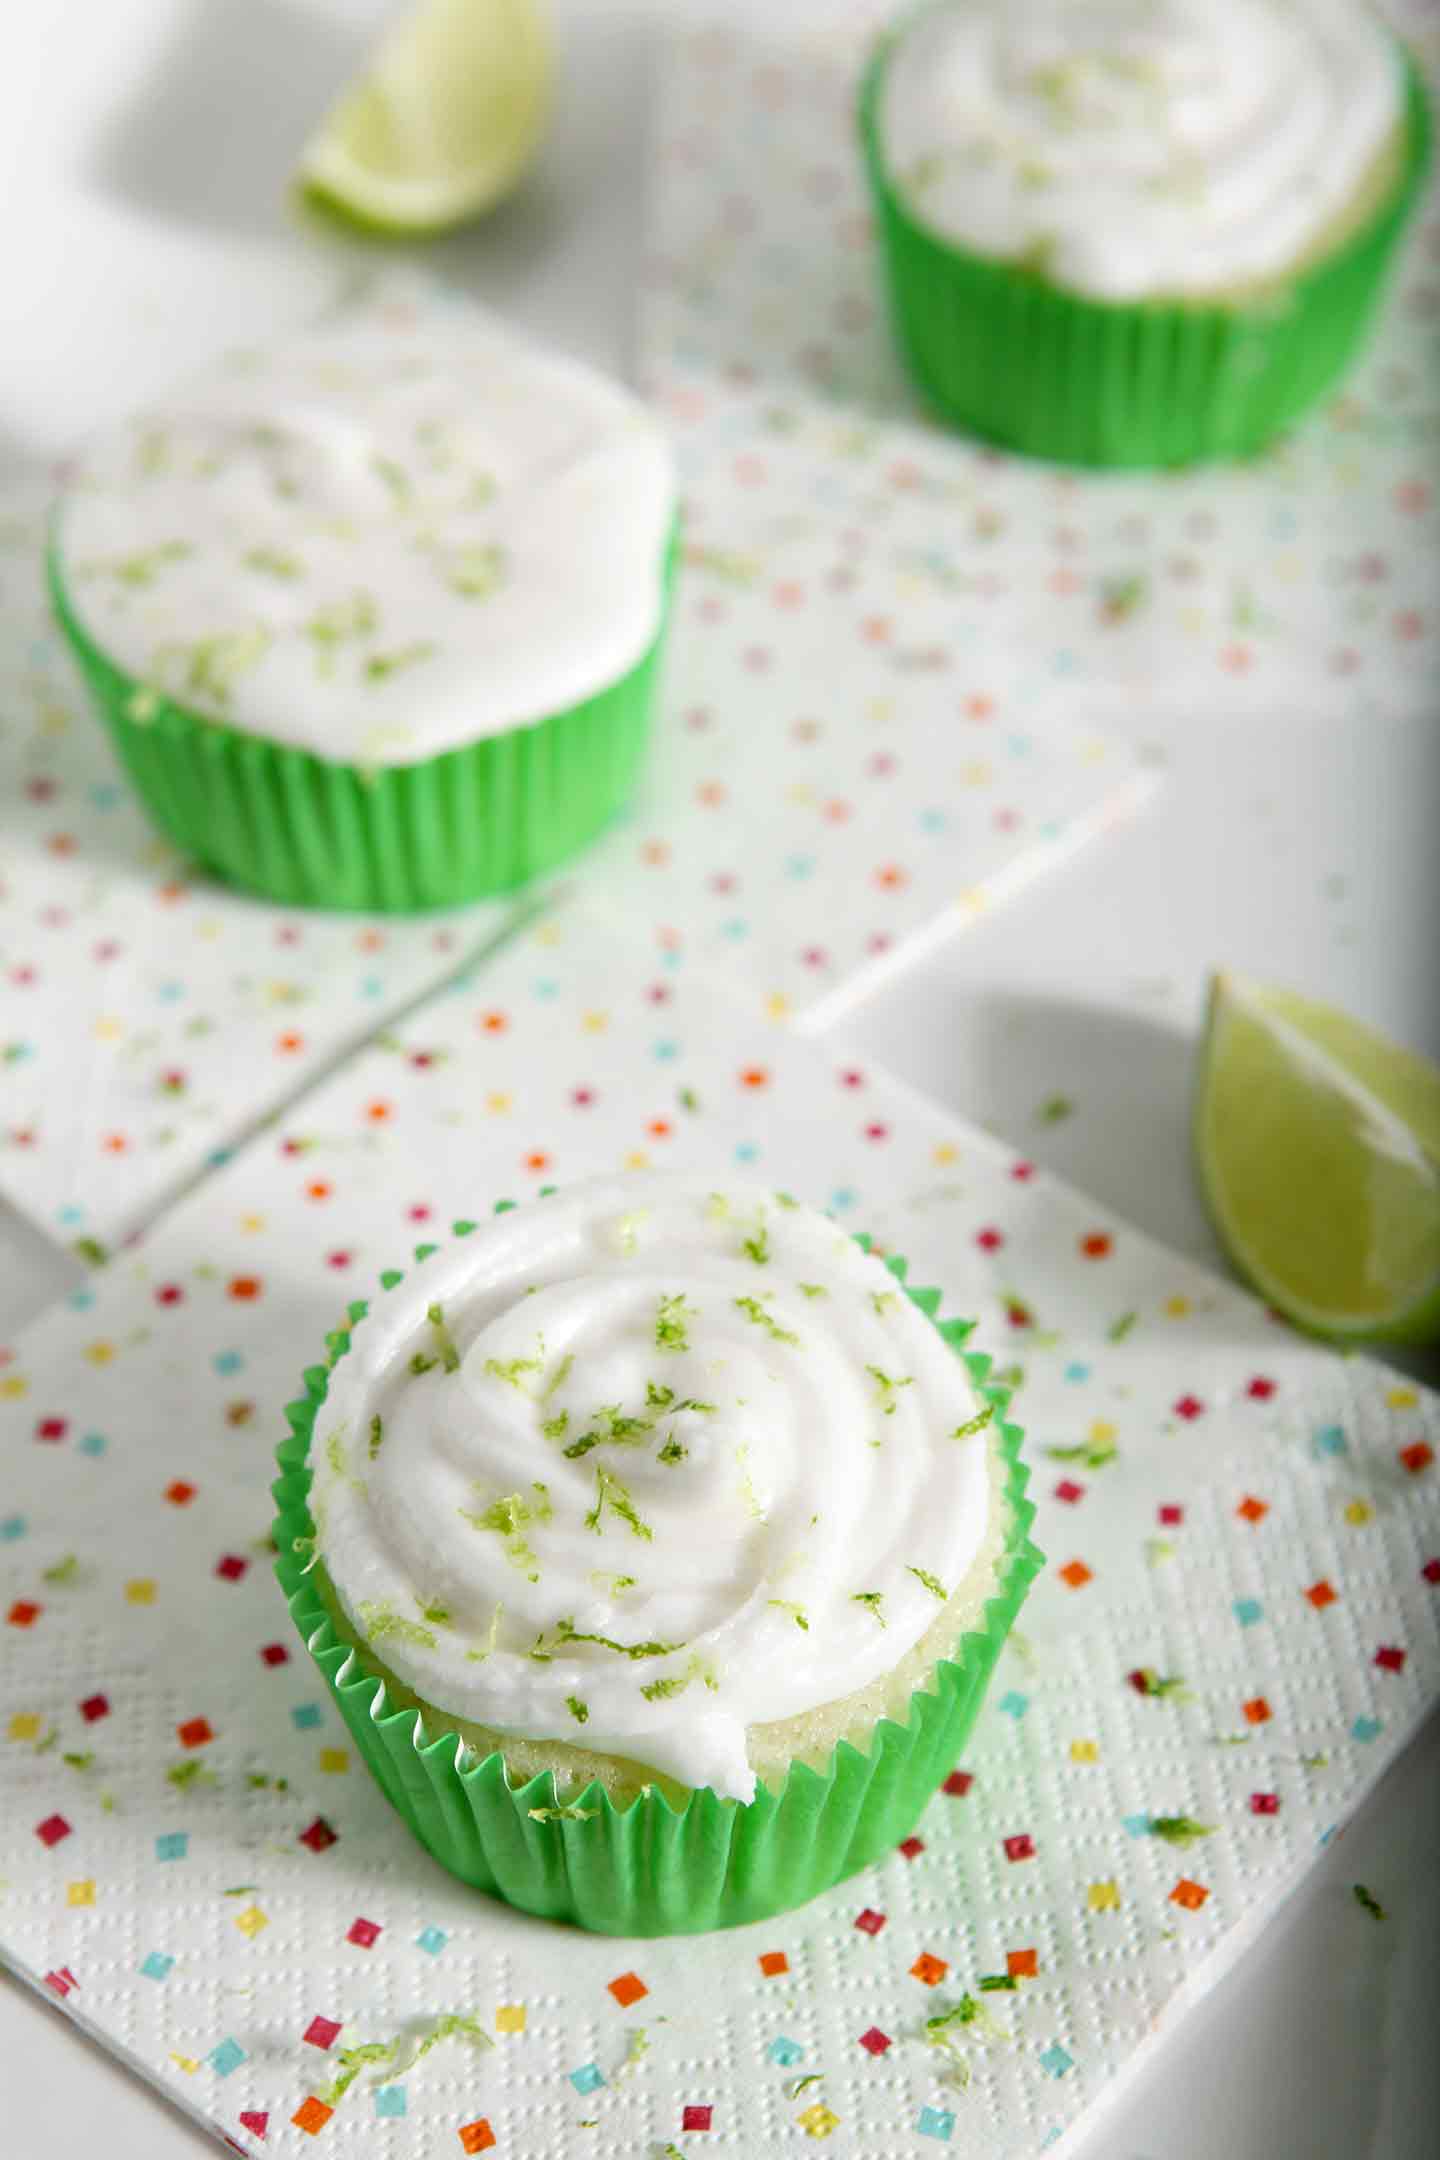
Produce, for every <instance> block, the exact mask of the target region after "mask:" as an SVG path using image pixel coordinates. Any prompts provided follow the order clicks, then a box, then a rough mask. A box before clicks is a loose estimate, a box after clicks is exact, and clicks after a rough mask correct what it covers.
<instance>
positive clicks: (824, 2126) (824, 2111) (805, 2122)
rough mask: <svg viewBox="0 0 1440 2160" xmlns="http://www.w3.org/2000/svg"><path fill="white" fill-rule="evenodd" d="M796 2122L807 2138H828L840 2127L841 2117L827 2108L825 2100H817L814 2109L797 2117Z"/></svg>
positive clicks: (808, 2109)
mask: <svg viewBox="0 0 1440 2160" xmlns="http://www.w3.org/2000/svg"><path fill="white" fill-rule="evenodd" d="M795 2120H796V2122H797V2123H799V2125H800V2128H801V2129H802V2130H803V2131H804V2132H805V2135H806V2137H812V2138H828V2137H829V2135H830V2133H831V2131H832V2130H838V2129H839V2127H840V2117H839V2116H838V2115H837V2114H835V2113H834V2112H833V2110H832V2109H830V2108H828V2107H826V2105H825V2103H824V2101H823V2100H817V2101H816V2102H815V2103H814V2105H813V2106H812V2107H808V2108H806V2109H805V2111H804V2113H803V2114H800V2115H797V2116H796V2118H795Z"/></svg>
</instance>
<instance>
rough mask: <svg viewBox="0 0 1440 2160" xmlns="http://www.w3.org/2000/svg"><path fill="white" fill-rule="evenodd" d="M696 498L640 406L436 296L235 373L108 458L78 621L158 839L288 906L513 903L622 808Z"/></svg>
mask: <svg viewBox="0 0 1440 2160" xmlns="http://www.w3.org/2000/svg"><path fill="white" fill-rule="evenodd" d="M675 516H676V490H675V479H674V474H673V470H672V465H671V459H670V455H669V451H668V448H667V445H666V443H665V440H664V438H663V436H662V434H661V433H660V431H659V429H658V428H657V426H656V424H655V422H654V421H653V420H652V419H651V418H650V416H649V415H648V414H647V413H646V411H645V410H644V408H643V407H642V406H641V405H640V404H639V403H638V402H637V401H636V400H635V399H634V398H632V397H630V396H629V395H628V394H627V393H626V392H625V391H623V390H621V389H619V388H618V387H617V386H616V385H615V384H613V383H610V382H608V381H606V380H605V379H604V378H603V377H601V376H599V375H597V374H595V373H594V372H593V371H592V370H590V369H588V368H585V367H581V366H579V365H577V364H576V363H575V362H573V361H570V360H567V359H564V358H562V357H560V356H559V355H557V354H554V353H550V352H547V351H544V350H542V349H541V348H539V347H538V346H536V345H534V344H533V343H531V342H530V341H528V340H527V339H524V338H521V337H519V336H517V335H516V334H515V333H514V332H513V331H510V330H508V329H505V328H503V327H502V326H501V325H500V324H499V323H497V322H495V321H493V320H491V319H490V318H488V317H486V316H484V315H481V314H480V313H479V312H478V311H476V310H474V309H472V308H469V307H467V306H465V305H463V304H461V303H459V302H456V301H454V300H446V299H444V298H441V297H437V296H435V295H434V294H433V293H431V294H428V295H427V294H426V293H425V292H423V291H421V292H418V293H415V294H412V295H411V296H410V297H407V298H406V299H405V300H404V302H403V303H395V302H381V303H380V304H373V303H372V304H370V305H368V306H365V307H356V308H353V309H350V310H348V311H346V312H344V313H341V314H337V315H336V316H334V317H333V318H331V319H330V320H329V321H327V322H325V323H322V324H320V325H319V326H317V327H315V328H313V329H311V330H309V331H307V332H305V333H304V334H302V335H300V336H298V337H295V338H293V339H291V340H290V341H288V342H286V343H284V344H282V345H280V346H278V347H276V348H275V349H274V350H272V351H265V352H258V353H247V354H240V355H235V356H232V357H231V358H230V360H229V361H227V362H226V363H224V364H222V365H221V366H219V367H217V368H216V369H215V371H214V372H213V373H212V374H211V375H210V376H208V377H207V378H205V379H204V380H201V381H198V382H196V383H194V384H193V385H191V386H190V387H189V388H188V389H185V390H182V391H179V392H177V393H175V394H174V395H173V396H172V397H170V398H169V399H168V400H167V401H166V402H165V403H164V404H163V405H162V406H159V407H157V408H156V409H155V410H153V411H151V412H148V413H146V414H144V415H142V416H140V417H139V418H137V419H135V420H133V421H132V422H130V423H129V424H127V425H126V426H124V427H122V428H120V429H118V430H116V431H115V432H114V433H112V434H111V435H110V436H109V437H108V438H106V439H105V440H104V441H102V442H99V443H97V444H96V445H95V446H94V448H93V449H92V450H91V451H90V453H89V454H88V456H87V458H86V460H85V464H84V468H83V472H82V475H81V478H80V480H79V481H78V482H77V484H76V485H75V486H74V487H73V488H72V489H71V491H70V493H69V495H68V497H67V499H66V500H65V501H64V502H63V503H62V505H61V506H60V509H59V512H58V514H57V518H56V523H55V528H54V535H53V543H52V551H51V582H52V591H53V596H54V601H55V606H56V609H57V612H58V616H59V620H60V623H61V625H62V627H63V629H64V631H65V632H66V634H67V636H68V638H69V641H70V643H71V645H72V646H73V648H74V649H75V651H76V653H77V655H78V657H79V659H80V662H81V664H82V667H83V668H84V671H85V674H86V676H87V678H88V681H89V684H90V687H91V689H92V691H93V692H94V694H95V698H96V701H97V703H98V706H99V709H100V712H101V715H102V717H103V718H104V720H105V722H106V724H107V725H108V727H109V729H110V731H111V733H112V735H113V737H114V739H115V742H116V746H117V748H118V750H119V752H120V755H121V757H122V759H123V760H124V762H125V764H126V767H127V768H128V770H129V772H130V775H131V777H132V779H133V780H134V782H135V784H136V786H137V788H138V790H139V792H140V794H141V796H142V797H143V798H144V800H145V802H146V803H147V805H148V807H149V808H150V810H151V812H152V814H153V815H154V817H155V818H156V820H157V822H158V823H159V824H160V825H161V826H162V827H163V828H164V829H165V831H166V832H167V833H168V834H169V835H170V836H171V837H172V838H173V839H174V840H175V841H177V842H178V843H179V845H180V846H182V847H183V848H185V849H186V850H187V851H188V852H189V853H191V854H193V855H195V856H197V857H198V858H199V859H200V861H201V862H203V863H204V864H206V865H207V866H208V867H209V868H211V869H213V870H215V871H217V872H218V873H219V874H220V875H221V876H223V877H226V878H229V879H232V880H234V881H235V882H236V883H237V884H241V885H246V886H250V887H253V888H254V889H255V890H257V891H260V892H263V893H265V894H267V895H269V896H270V897H271V898H273V899H276V900H280V901H283V902H286V903H306V904H312V905H316V906H321V907H338V908H380V909H396V910H403V909H416V908H425V907H434V906H441V905H448V904H451V903H454V902H458V901H463V900H469V899H473V898H476V897H478V896H479V895H481V894H484V893H490V892H495V891H498V890H502V889H504V888H506V887H509V886H512V885H515V884H518V883H520V882H521V881H522V880H524V879H526V878H528V877H530V876H533V875H534V874H535V873H536V872H537V871H540V870H544V869H547V868H548V867H550V866H551V865H552V864H554V863H556V862H558V861H559V860H561V859H562V858H563V857H564V856H566V855H568V854H569V853H571V852H572V851H573V850H574V849H575V848H577V847H578V846H580V845H581V844H582V843H583V842H584V841H586V840H588V839H589V838H590V837H591V836H592V835H593V834H594V833H595V832H596V831H597V830H598V829H599V828H600V827H601V826H602V825H603V824H604V823H605V822H606V820H607V819H608V818H610V817H611V816H612V815H613V814H614V813H615V812H616V811H617V810H618V809H619V808H620V806H621V805H622V804H623V802H624V801H625V799H626V796H627V794H628V793H629V790H630V787H631V784H632V782H633V780H634V777H635V774H636V771H637V768H638V765H639V761H640V758H641V754H642V751H643V747H644V742H645V736H646V729H647V723H648V716H649V709H650V704H651V699H652V693H653V690H654V685H655V676H656V667H657V657H658V653H659V649H660V644H661V638H662V632H663V628H664V623H665V615H666V601H667V589H668V579H669V555H670V550H671V544H672V539H673V531H674V524H675Z"/></svg>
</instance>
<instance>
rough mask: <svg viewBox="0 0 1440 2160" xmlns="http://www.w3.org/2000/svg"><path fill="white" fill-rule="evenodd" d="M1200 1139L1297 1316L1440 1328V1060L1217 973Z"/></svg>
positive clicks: (1328, 1328) (1285, 995) (1232, 1219)
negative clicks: (1439, 1064)
mask: <svg viewBox="0 0 1440 2160" xmlns="http://www.w3.org/2000/svg"><path fill="white" fill-rule="evenodd" d="M1195 1151H1196V1159H1197V1163H1198V1166H1199V1171H1200V1179H1201V1184H1202V1186H1203V1188H1204V1192H1205V1197H1206V1201H1207V1203H1208V1205H1209V1208H1210V1212H1211V1215H1212V1217H1213V1219H1214V1222H1215V1227H1216V1230H1217V1232H1218V1234H1219V1236H1220V1240H1221V1242H1222V1244H1223V1245H1224V1247H1225V1249H1226V1251H1227V1253H1228V1254H1229V1256H1230V1258H1231V1260H1232V1261H1233V1263H1234V1264H1235V1266H1236V1267H1237V1268H1238V1269H1239V1271H1240V1273H1241V1274H1242V1275H1244V1276H1245V1277H1246V1278H1247V1279H1248V1280H1249V1281H1250V1282H1251V1283H1252V1284H1253V1285H1254V1287H1255V1288H1256V1289H1257V1290H1258V1291H1259V1292H1260V1293H1261V1295H1262V1296H1264V1297H1265V1298H1267V1299H1268V1300H1269V1301H1270V1303H1271V1304H1272V1305H1274V1306H1276V1307H1277V1308H1278V1309H1279V1310H1280V1311H1281V1312H1283V1313H1284V1314H1286V1316H1287V1317H1288V1318H1289V1319H1291V1320H1294V1321H1295V1322H1297V1324H1298V1325H1299V1326H1301V1327H1304V1328H1308V1329H1310V1330H1312V1331H1313V1332H1314V1333H1316V1334H1321V1335H1329V1336H1333V1337H1337V1338H1340V1339H1347V1340H1352V1341H1354V1340H1360V1339H1363V1338H1366V1337H1373V1338H1381V1337H1384V1338H1388V1339H1390V1340H1393V1341H1398V1342H1431V1341H1434V1340H1436V1339H1437V1338H1440V1069H1437V1068H1436V1067H1435V1066H1434V1065H1431V1064H1430V1063H1428V1062H1427V1060H1425V1059H1424V1058H1420V1057H1417V1056H1415V1054H1414V1053H1413V1052H1412V1051H1409V1050H1403V1049H1401V1047H1400V1046H1399V1044H1398V1043H1392V1042H1389V1041H1387V1039H1386V1038H1385V1037H1384V1036H1383V1035H1377V1034H1376V1033H1374V1031H1373V1030H1372V1029H1370V1028H1366V1027H1362V1026H1361V1025H1360V1023H1359V1022H1358V1021H1356V1020H1351V1019H1349V1018H1348V1017H1347V1016H1346V1015H1345V1014H1344V1013H1339V1012H1335V1011H1333V1010H1332V1009H1331V1008H1330V1007H1329V1006H1325V1005H1317V1004H1315V1003H1314V1002H1313V1001H1312V1000H1311V999H1309V998H1303V997H1298V996H1296V995H1295V993H1294V992H1292V991H1288V990H1272V989H1264V988H1261V987H1259V986H1258V985H1256V984H1252V983H1243V982H1240V981H1238V980H1236V979H1235V978H1234V977H1227V976H1223V975H1220V976H1216V978H1215V980H1214V983H1213V984H1212V986H1211V992H1210V1009H1209V1014H1208V1017H1207V1022H1206V1029H1205V1041H1204V1045H1203V1048H1202V1052H1201V1063H1200V1085H1199V1095H1198V1100H1197V1104H1196V1117H1195Z"/></svg>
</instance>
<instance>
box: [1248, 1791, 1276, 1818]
mask: <svg viewBox="0 0 1440 2160" xmlns="http://www.w3.org/2000/svg"><path fill="white" fill-rule="evenodd" d="M1279 1812H1280V1795H1279V1793H1273V1792H1252V1793H1251V1795H1250V1813H1251V1814H1252V1815H1278V1814H1279Z"/></svg>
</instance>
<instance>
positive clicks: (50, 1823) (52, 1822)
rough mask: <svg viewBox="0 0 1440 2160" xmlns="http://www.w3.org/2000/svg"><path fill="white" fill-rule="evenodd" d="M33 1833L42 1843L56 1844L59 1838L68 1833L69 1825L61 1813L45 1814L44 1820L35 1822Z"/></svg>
mask: <svg viewBox="0 0 1440 2160" xmlns="http://www.w3.org/2000/svg"><path fill="white" fill-rule="evenodd" d="M35 1835H36V1837H38V1838H39V1840H40V1842H41V1844H42V1845H58V1844H59V1843H60V1840H61V1838H67V1837H69V1835H70V1825H69V1823H68V1822H66V1820H65V1817H64V1816H63V1815H47V1816H46V1817H45V1820H44V1822H41V1823H36V1825H35Z"/></svg>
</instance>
